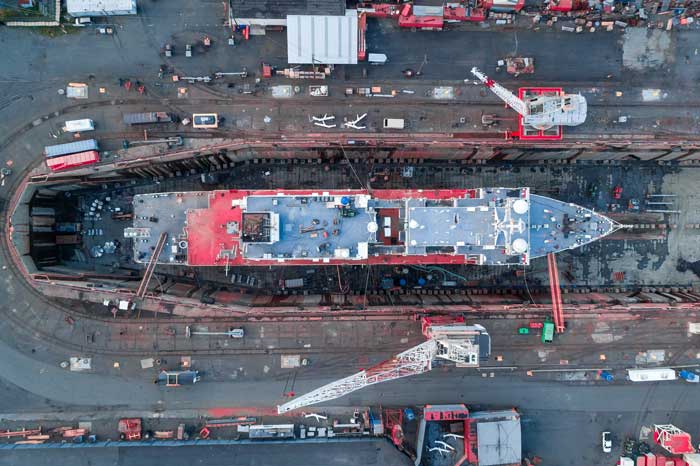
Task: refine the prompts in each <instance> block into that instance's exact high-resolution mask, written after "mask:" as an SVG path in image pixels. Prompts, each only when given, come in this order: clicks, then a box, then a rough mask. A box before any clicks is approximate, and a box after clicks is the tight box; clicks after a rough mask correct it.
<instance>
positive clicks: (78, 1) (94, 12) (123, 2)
mask: <svg viewBox="0 0 700 466" xmlns="http://www.w3.org/2000/svg"><path fill="white" fill-rule="evenodd" d="M66 10H67V11H68V14H69V15H71V16H73V17H76V18H79V17H81V16H121V15H135V14H136V0H66Z"/></svg>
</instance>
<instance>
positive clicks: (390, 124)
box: [384, 118, 406, 129]
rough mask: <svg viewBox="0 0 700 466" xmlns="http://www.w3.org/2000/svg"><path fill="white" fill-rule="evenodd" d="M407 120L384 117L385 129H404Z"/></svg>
mask: <svg viewBox="0 0 700 466" xmlns="http://www.w3.org/2000/svg"><path fill="white" fill-rule="evenodd" d="M405 127H406V122H405V121H404V119H403V118H384V129H404V128H405Z"/></svg>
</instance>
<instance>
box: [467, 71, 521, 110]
mask: <svg viewBox="0 0 700 466" xmlns="http://www.w3.org/2000/svg"><path fill="white" fill-rule="evenodd" d="M472 74H473V75H474V76H476V77H477V78H478V79H479V81H481V82H482V83H484V84H485V85H486V87H488V88H489V89H491V92H493V93H494V94H496V95H497V96H498V97H500V99H501V100H502V101H504V102H505V103H506V104H508V106H509V107H510V108H512V109H513V110H515V111H516V112H518V113H519V114H521V115H522V116H524V117H526V116H528V110H527V105H525V102H523V101H522V99H520V98H519V97H518V96H516V95H515V94H513V93H512V92H510V91H509V90H508V89H506V88H505V87H503V86H501V85H500V84H498V83H497V82H496V81H494V80H493V79H491V78H489V77H488V76H486V75H485V74H484V73H482V72H481V71H480V70H479V68H477V67H476V66H475V67H474V68H472Z"/></svg>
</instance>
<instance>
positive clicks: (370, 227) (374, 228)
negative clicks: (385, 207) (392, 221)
mask: <svg viewBox="0 0 700 466" xmlns="http://www.w3.org/2000/svg"><path fill="white" fill-rule="evenodd" d="M378 229H379V225H377V222H369V223H368V224H367V231H369V232H370V233H376V232H377V230H378Z"/></svg>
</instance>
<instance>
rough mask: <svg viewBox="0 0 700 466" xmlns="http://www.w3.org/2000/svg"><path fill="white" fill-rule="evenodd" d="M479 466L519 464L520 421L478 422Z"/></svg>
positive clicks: (520, 443) (520, 446)
mask: <svg viewBox="0 0 700 466" xmlns="http://www.w3.org/2000/svg"><path fill="white" fill-rule="evenodd" d="M476 441H477V448H478V452H477V455H478V457H479V466H500V465H511V464H520V462H521V461H522V453H521V452H522V450H521V448H522V439H521V432H520V419H517V420H505V421H496V422H488V421H487V422H479V423H477V425H476Z"/></svg>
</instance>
